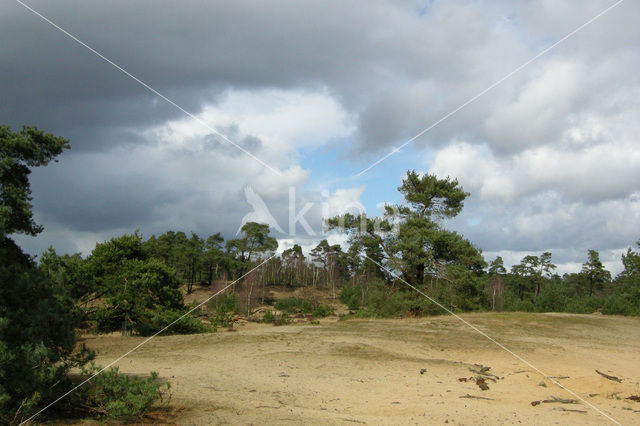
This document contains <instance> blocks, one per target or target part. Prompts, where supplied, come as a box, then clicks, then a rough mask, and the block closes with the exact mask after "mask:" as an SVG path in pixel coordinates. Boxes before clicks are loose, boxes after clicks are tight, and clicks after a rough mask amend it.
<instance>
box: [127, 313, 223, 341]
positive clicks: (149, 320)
mask: <svg viewBox="0 0 640 426" xmlns="http://www.w3.org/2000/svg"><path fill="white" fill-rule="evenodd" d="M184 314H185V313H184V312H181V311H175V310H169V309H155V310H153V311H151V312H149V313H148V314H147V315H145V317H144V318H142V320H141V321H138V322H136V324H135V329H136V331H137V332H138V333H139V334H140V335H141V336H150V335H152V334H154V333H157V332H158V331H160V330H162V329H163V328H164V327H166V326H168V325H169V324H171V323H173V322H174V321H175V323H174V324H173V325H172V326H171V327H169V328H167V329H166V330H165V331H163V332H162V334H195V333H206V332H208V331H212V328H211V327H208V326H206V325H204V324H203V323H202V322H201V321H200V320H199V319H198V318H195V317H194V316H193V315H192V314H188V315H185V316H184V318H182V319H180V320H178V321H176V320H177V319H178V318H180V317H181V316H183V315H184Z"/></svg>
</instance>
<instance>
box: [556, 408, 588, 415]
mask: <svg viewBox="0 0 640 426" xmlns="http://www.w3.org/2000/svg"><path fill="white" fill-rule="evenodd" d="M554 410H556V411H568V412H570V413H581V414H587V412H586V411H584V410H572V409H570V408H564V407H556V408H554Z"/></svg>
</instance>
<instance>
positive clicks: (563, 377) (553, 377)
mask: <svg viewBox="0 0 640 426" xmlns="http://www.w3.org/2000/svg"><path fill="white" fill-rule="evenodd" d="M547 379H570V377H569V376H547Z"/></svg>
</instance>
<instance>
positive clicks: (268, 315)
mask: <svg viewBox="0 0 640 426" xmlns="http://www.w3.org/2000/svg"><path fill="white" fill-rule="evenodd" d="M274 319H275V315H273V312H271V309H269V310H268V311H267V312H265V313H264V316H263V317H262V321H264V322H266V323H268V324H270V323H272V322H273V320H274Z"/></svg>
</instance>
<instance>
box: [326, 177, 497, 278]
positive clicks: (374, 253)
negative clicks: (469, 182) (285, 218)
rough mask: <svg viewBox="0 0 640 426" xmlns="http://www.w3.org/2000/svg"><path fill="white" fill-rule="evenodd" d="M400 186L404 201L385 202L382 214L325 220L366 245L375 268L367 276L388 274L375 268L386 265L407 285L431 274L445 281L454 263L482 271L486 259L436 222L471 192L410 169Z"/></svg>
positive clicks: (457, 208) (368, 262) (369, 261)
mask: <svg viewBox="0 0 640 426" xmlns="http://www.w3.org/2000/svg"><path fill="white" fill-rule="evenodd" d="M398 190H399V191H400V192H401V193H402V194H403V196H404V199H405V202H406V203H405V204H404V205H387V206H386V207H385V211H386V213H385V214H384V216H382V217H379V218H368V217H367V216H366V215H365V214H362V215H360V216H354V215H352V214H345V215H343V216H339V217H334V218H331V219H329V220H328V221H327V224H328V225H329V227H330V228H331V229H338V230H340V231H345V232H347V233H349V234H350V240H349V242H350V244H351V245H352V247H353V246H354V245H356V247H357V250H358V251H359V249H364V251H365V254H366V259H365V261H364V262H363V264H364V266H365V267H368V268H369V270H371V271H372V272H374V273H373V274H371V275H373V276H374V277H377V278H383V279H385V278H388V277H387V275H388V274H387V273H386V272H383V270H382V268H380V266H378V265H380V264H385V265H386V266H387V267H388V268H391V269H392V270H395V272H397V273H399V274H401V275H402V277H403V279H404V280H405V281H407V282H408V283H410V284H412V285H414V286H418V287H421V286H423V285H424V284H425V283H426V282H427V281H430V280H431V279H432V278H442V279H446V267H447V265H450V264H452V263H456V264H459V265H463V266H464V267H465V268H468V269H469V270H471V271H473V272H475V273H476V274H481V273H482V269H483V268H484V267H485V261H484V259H483V258H482V255H481V252H480V250H478V249H477V248H476V247H475V246H474V245H473V244H471V243H470V242H469V241H468V240H466V239H465V238H464V237H462V236H461V235H459V234H457V233H456V232H453V231H448V230H446V229H443V228H442V227H441V225H440V224H439V223H438V222H437V221H438V220H439V219H446V218H452V217H454V216H456V215H457V214H458V213H460V211H461V210H462V207H463V206H464V200H465V199H466V197H467V196H468V195H469V194H468V193H466V192H464V190H463V189H462V188H461V187H460V186H459V184H458V181H457V180H455V179H453V180H452V179H449V178H445V179H439V178H438V177H436V176H435V175H429V174H425V175H422V174H419V173H416V172H415V171H412V170H410V171H408V172H407V176H406V178H405V179H404V180H403V181H402V185H401V186H400V187H399V188H398ZM372 265H375V266H373V267H372Z"/></svg>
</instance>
